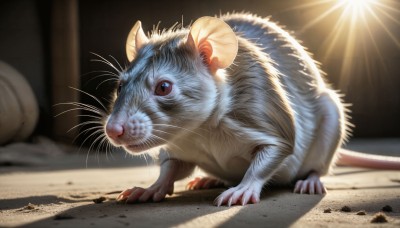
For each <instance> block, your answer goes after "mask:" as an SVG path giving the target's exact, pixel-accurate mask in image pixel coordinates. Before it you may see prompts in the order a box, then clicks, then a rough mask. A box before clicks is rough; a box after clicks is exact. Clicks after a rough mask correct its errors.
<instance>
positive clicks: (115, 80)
mask: <svg viewBox="0 0 400 228" xmlns="http://www.w3.org/2000/svg"><path fill="white" fill-rule="evenodd" d="M109 81H114V82H118V81H119V80H117V79H115V78H110V79H106V80H104V81H102V82H100V83H99V84H98V85H97V86H96V89H98V88H99V87H100V86H101V85H102V84H104V83H106V82H109Z"/></svg>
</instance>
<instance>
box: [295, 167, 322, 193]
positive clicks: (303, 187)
mask: <svg viewBox="0 0 400 228" xmlns="http://www.w3.org/2000/svg"><path fill="white" fill-rule="evenodd" d="M293 192H294V193H300V194H311V195H313V194H319V195H321V194H324V193H326V189H325V187H324V185H323V184H322V182H321V180H320V177H319V175H318V174H317V173H315V172H312V173H310V174H309V175H308V177H307V178H306V179H305V180H298V181H297V182H296V185H295V187H294V190H293Z"/></svg>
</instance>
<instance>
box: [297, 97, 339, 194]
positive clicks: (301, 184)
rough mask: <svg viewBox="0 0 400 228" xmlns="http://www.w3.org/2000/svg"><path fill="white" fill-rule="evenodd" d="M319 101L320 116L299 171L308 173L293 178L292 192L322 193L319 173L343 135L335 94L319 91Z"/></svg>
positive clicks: (323, 171) (325, 169)
mask: <svg viewBox="0 0 400 228" xmlns="http://www.w3.org/2000/svg"><path fill="white" fill-rule="evenodd" d="M319 104H320V105H319V108H320V112H321V117H320V121H319V125H318V126H319V127H318V128H317V129H318V131H317V134H316V136H315V139H314V142H313V144H312V146H311V148H310V150H309V153H308V154H307V156H306V157H305V159H304V162H303V164H302V167H301V169H300V172H299V173H308V176H307V177H306V179H304V180H298V181H297V182H296V184H295V187H294V192H295V193H300V194H304V193H305V194H324V193H326V190H325V188H324V186H323V184H322V182H321V180H320V176H321V175H325V174H326V173H327V172H328V170H329V168H330V164H331V161H332V159H333V157H334V155H335V152H336V150H337V149H338V148H339V147H340V145H341V144H342V141H343V139H344V138H345V137H346V136H345V135H346V125H345V123H346V120H345V115H344V109H343V107H342V104H341V103H340V100H339V98H338V96H337V94H335V93H333V92H330V91H327V92H326V93H323V94H321V96H320V98H319Z"/></svg>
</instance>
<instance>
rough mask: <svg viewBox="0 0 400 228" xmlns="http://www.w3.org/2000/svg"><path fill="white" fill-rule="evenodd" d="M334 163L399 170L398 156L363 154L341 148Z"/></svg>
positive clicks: (399, 158) (399, 160) (399, 159)
mask: <svg viewBox="0 0 400 228" xmlns="http://www.w3.org/2000/svg"><path fill="white" fill-rule="evenodd" d="M336 165H339V166H358V167H365V168H372V169H391V170H400V157H394V156H382V155H372V154H364V153H360V152H355V151H350V150H345V149H343V148H342V149H340V150H339V156H338V159H337V160H336Z"/></svg>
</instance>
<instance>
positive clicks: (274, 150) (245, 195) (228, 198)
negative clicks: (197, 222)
mask: <svg viewBox="0 0 400 228" xmlns="http://www.w3.org/2000/svg"><path fill="white" fill-rule="evenodd" d="M283 151H287V150H282V149H281V148H279V147H278V146H275V145H269V146H267V145H266V146H258V147H257V148H256V150H255V156H254V158H253V160H252V162H251V164H250V167H249V168H248V169H247V171H246V174H245V175H244V177H243V179H242V181H241V182H240V184H239V185H238V186H236V187H232V188H230V189H228V190H226V191H224V192H223V193H222V194H221V195H219V196H218V197H217V198H216V199H215V201H214V204H215V205H216V206H221V205H223V204H226V205H227V206H231V205H234V204H239V203H240V204H241V205H245V204H247V203H258V202H259V201H260V194H261V190H262V188H263V186H264V184H265V183H266V182H267V181H268V180H269V179H270V178H271V176H272V175H273V174H274V173H275V171H276V170H277V167H278V166H279V164H281V163H282V161H283V160H284V159H285V157H286V156H287V155H286V154H285V152H283Z"/></svg>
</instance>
